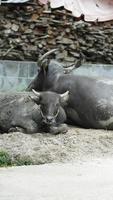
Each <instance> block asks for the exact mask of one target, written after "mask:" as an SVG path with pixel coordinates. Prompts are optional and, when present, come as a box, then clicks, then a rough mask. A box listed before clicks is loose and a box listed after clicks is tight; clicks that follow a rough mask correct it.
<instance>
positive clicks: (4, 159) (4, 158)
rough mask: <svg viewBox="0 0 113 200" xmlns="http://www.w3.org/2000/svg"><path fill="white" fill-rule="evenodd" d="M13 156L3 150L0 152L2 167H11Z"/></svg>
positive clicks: (0, 164) (0, 165)
mask: <svg viewBox="0 0 113 200" xmlns="http://www.w3.org/2000/svg"><path fill="white" fill-rule="evenodd" d="M11 163H12V162H11V156H10V155H9V154H8V153H7V152H6V151H3V150H0V167H4V166H10V165H11Z"/></svg>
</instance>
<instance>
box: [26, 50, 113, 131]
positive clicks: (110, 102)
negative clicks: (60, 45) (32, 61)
mask: <svg viewBox="0 0 113 200" xmlns="http://www.w3.org/2000/svg"><path fill="white" fill-rule="evenodd" d="M53 51H54V50H53ZM53 51H51V52H53ZM51 52H49V53H51ZM49 53H47V54H46V55H49ZM46 55H45V57H46ZM45 57H44V56H43V57H42V59H40V61H41V62H39V64H40V69H39V72H38V75H37V76H36V78H35V79H34V81H32V82H31V84H30V85H29V87H28V90H31V89H32V88H35V90H38V91H43V90H44V91H46V90H51V91H55V92H58V93H63V92H65V91H67V90H68V91H69V93H70V95H69V101H68V104H67V106H65V112H66V114H67V118H68V121H70V122H71V123H72V124H74V125H79V126H81V127H85V128H97V129H111V130H113V81H112V80H110V79H105V78H92V77H86V76H79V75H72V74H65V73H64V68H63V66H62V65H61V64H59V63H58V62H56V61H55V60H51V61H50V62H49V63H48V65H47V64H44V62H42V61H43V59H44V58H45ZM46 63H47V62H46ZM68 121H67V122H68Z"/></svg>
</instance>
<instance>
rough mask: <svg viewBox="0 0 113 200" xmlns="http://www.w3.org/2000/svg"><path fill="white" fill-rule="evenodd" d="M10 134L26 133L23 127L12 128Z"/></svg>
mask: <svg viewBox="0 0 113 200" xmlns="http://www.w3.org/2000/svg"><path fill="white" fill-rule="evenodd" d="M8 132H21V133H24V129H23V128H21V127H18V126H16V127H11V128H10V129H9V131H8Z"/></svg>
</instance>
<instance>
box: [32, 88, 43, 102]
mask: <svg viewBox="0 0 113 200" xmlns="http://www.w3.org/2000/svg"><path fill="white" fill-rule="evenodd" d="M32 92H33V93H34V94H35V96H34V95H33V96H30V97H31V99H32V100H33V101H34V102H35V103H36V104H40V99H41V93H40V92H37V91H35V90H34V89H32Z"/></svg>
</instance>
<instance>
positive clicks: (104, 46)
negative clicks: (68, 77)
mask: <svg viewBox="0 0 113 200" xmlns="http://www.w3.org/2000/svg"><path fill="white" fill-rule="evenodd" d="M56 47H57V48H58V49H59V52H58V53H57V54H55V57H56V58H57V59H58V60H60V61H66V62H74V60H76V59H79V58H80V54H81V55H82V56H83V57H84V60H85V61H87V62H92V63H112V64H113V59H112V57H113V55H112V51H113V22H107V23H101V24H100V23H97V22H96V23H86V22H82V21H77V20H76V19H75V18H74V17H73V16H72V15H71V13H70V12H68V11H66V10H64V9H63V8H60V9H55V10H51V9H50V8H49V7H48V8H47V7H46V8H45V7H44V6H41V5H38V3H37V1H36V0H34V1H32V2H31V3H25V4H16V5H15V4H13V5H12V4H8V5H7V4H6V5H2V6H0V59H9V60H30V61H36V60H37V59H38V57H39V56H40V55H42V54H43V53H45V52H46V51H47V50H50V49H52V48H56Z"/></svg>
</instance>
